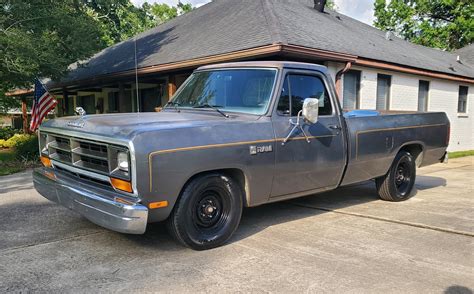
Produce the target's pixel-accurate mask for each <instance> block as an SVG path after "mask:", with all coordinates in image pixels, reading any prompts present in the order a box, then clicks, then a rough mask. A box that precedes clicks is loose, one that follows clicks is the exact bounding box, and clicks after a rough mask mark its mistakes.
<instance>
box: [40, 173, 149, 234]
mask: <svg viewBox="0 0 474 294" xmlns="http://www.w3.org/2000/svg"><path fill="white" fill-rule="evenodd" d="M33 182H34V186H35V189H36V191H38V192H39V193H40V194H41V195H43V196H44V197H45V198H47V199H49V200H51V201H53V202H56V203H59V204H61V205H63V206H65V207H67V208H69V209H71V210H73V211H76V212H78V213H80V214H81V215H83V216H84V217H85V218H87V219H88V220H90V221H91V222H93V223H95V224H97V225H99V226H102V227H104V228H107V229H110V230H113V231H117V232H121V233H128V234H143V233H144V232H145V230H146V225H147V220H148V208H147V207H145V206H143V205H141V204H138V203H136V204H135V203H130V204H125V203H122V202H118V201H116V200H115V199H116V198H115V196H118V195H116V194H117V193H115V195H114V192H111V191H106V190H103V189H100V188H95V187H93V186H91V185H85V184H82V183H80V182H79V181H77V182H76V181H73V180H70V179H69V178H67V177H65V176H61V175H60V174H58V173H57V172H55V171H54V170H53V169H50V168H38V169H35V170H34V172H33Z"/></svg>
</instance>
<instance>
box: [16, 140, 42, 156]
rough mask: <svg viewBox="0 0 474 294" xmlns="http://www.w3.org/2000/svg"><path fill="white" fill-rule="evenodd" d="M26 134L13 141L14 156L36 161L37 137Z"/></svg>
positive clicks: (37, 150) (37, 153) (37, 152)
mask: <svg viewBox="0 0 474 294" xmlns="http://www.w3.org/2000/svg"><path fill="white" fill-rule="evenodd" d="M23 136H26V137H24V138H22V139H21V140H18V141H16V143H15V146H14V147H15V157H16V158H17V159H20V160H23V161H37V160H38V158H39V145H38V137H37V136H33V135H23Z"/></svg>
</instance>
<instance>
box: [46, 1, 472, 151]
mask: <svg viewBox="0 0 474 294" xmlns="http://www.w3.org/2000/svg"><path fill="white" fill-rule="evenodd" d="M321 2H325V1H313V0H298V1H285V0H275V1H272V0H255V1H235V0H215V1H212V2H211V3H208V4H206V5H204V6H202V7H200V8H197V9H195V10H193V11H191V12H189V13H187V14H184V15H181V16H179V17H177V18H175V19H173V20H171V21H169V22H167V23H165V24H162V25H159V26H157V27H156V28H154V29H151V30H149V31H146V32H144V33H142V34H139V35H137V36H136V37H134V38H132V39H130V40H127V41H124V42H121V43H118V44H116V45H114V46H111V47H109V48H106V49H104V50H103V51H101V52H99V53H97V54H96V55H94V56H93V57H92V58H90V59H89V60H87V61H85V62H78V63H76V64H74V65H73V66H71V71H70V73H69V74H68V75H67V76H66V77H65V78H64V79H62V80H61V81H55V82H50V83H48V85H47V86H48V88H49V89H50V90H51V91H52V92H53V93H56V95H57V97H58V99H59V104H58V109H57V113H58V114H59V115H61V116H62V115H71V114H73V110H74V108H75V107H76V106H82V107H83V108H84V109H85V110H86V112H87V113H113V112H130V111H133V112H136V111H140V112H143V111H155V110H158V109H159V108H160V107H162V106H163V105H164V104H165V103H166V102H167V101H168V100H169V97H170V96H171V95H172V94H173V93H174V92H175V91H176V89H177V88H178V87H179V86H180V85H181V84H182V83H183V82H184V80H185V79H186V78H187V77H188V76H189V75H190V74H191V72H192V71H193V70H194V69H196V68H197V67H199V66H201V65H205V64H211V63H219V62H228V61H239V60H291V61H303V62H311V63H317V64H323V65H326V66H327V67H328V68H329V69H330V72H331V74H332V77H333V79H334V80H335V82H336V88H337V91H338V93H339V98H340V99H341V103H342V105H343V107H344V108H346V109H355V108H363V109H379V110H410V111H417V110H419V111H445V112H446V113H447V114H448V116H449V118H450V120H451V144H450V150H451V151H454V150H467V149H474V142H473V131H472V129H473V113H472V112H473V111H474V106H473V100H474V96H473V95H474V61H473V60H472V52H473V46H472V45H471V46H469V47H467V48H465V49H461V50H459V52H454V53H449V52H444V51H441V50H437V49H432V48H427V47H423V46H419V45H415V44H412V43H410V42H407V41H404V40H402V39H400V38H398V37H396V36H394V35H393V34H392V33H390V32H384V31H381V30H378V29H376V28H374V27H371V26H369V25H366V24H364V23H361V22H359V21H357V20H355V19H352V18H350V17H348V16H345V15H342V14H339V13H337V12H335V11H332V10H327V9H326V10H324V3H323V4H321ZM458 56H459V57H458ZM469 56H470V57H469Z"/></svg>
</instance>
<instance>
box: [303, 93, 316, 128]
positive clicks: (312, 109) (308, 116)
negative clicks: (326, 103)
mask: <svg viewBox="0 0 474 294" xmlns="http://www.w3.org/2000/svg"><path fill="white" fill-rule="evenodd" d="M318 114H319V99H316V98H306V99H305V100H304V102H303V113H302V115H303V118H304V119H305V120H306V121H308V122H310V123H312V124H315V123H316V122H318Z"/></svg>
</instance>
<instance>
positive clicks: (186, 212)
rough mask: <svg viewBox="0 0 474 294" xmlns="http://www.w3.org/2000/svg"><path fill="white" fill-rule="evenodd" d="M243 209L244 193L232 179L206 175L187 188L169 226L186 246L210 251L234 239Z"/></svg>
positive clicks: (189, 184)
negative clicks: (232, 237) (233, 235)
mask: <svg viewBox="0 0 474 294" xmlns="http://www.w3.org/2000/svg"><path fill="white" fill-rule="evenodd" d="M242 207H243V204H242V190H241V188H240V186H239V185H238V184H237V183H236V182H235V181H234V180H233V179H232V178H230V177H227V176H225V175H221V174H215V173H214V174H206V175H203V176H199V177H197V178H195V179H193V180H192V181H191V182H190V183H188V184H187V185H186V187H185V188H184V190H183V192H182V193H181V196H180V199H179V201H178V202H177V203H176V205H175V207H174V208H173V212H172V213H171V215H170V217H169V218H168V222H167V227H168V230H169V232H170V234H171V235H172V236H173V237H174V238H175V239H176V240H177V241H178V242H180V243H181V244H183V245H184V246H187V247H190V248H192V249H195V250H206V249H211V248H214V247H217V246H220V245H222V244H223V243H225V242H226V241H227V240H228V239H229V238H230V237H231V236H232V234H233V233H234V231H235V230H236V229H237V227H238V225H239V223H240V217H241V216H242Z"/></svg>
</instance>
